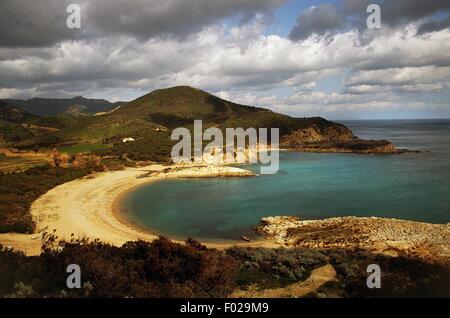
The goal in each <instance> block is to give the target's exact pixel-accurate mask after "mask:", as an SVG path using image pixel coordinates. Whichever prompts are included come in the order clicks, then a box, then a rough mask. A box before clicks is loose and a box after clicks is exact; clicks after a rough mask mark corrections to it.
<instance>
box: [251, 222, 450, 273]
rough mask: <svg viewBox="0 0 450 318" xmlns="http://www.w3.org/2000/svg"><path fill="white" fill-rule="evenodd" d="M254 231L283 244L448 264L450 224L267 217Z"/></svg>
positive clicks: (449, 255)
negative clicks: (362, 250) (356, 250)
mask: <svg viewBox="0 0 450 318" xmlns="http://www.w3.org/2000/svg"><path fill="white" fill-rule="evenodd" d="M258 231H259V232H260V233H262V234H264V235H265V236H267V237H268V238H270V239H273V240H275V242H276V243H278V244H280V245H283V246H286V247H305V248H318V249H323V248H339V249H364V250H369V251H371V252H374V253H383V254H388V255H394V256H399V255H402V256H410V257H414V258H418V259H421V260H424V261H427V262H429V263H436V264H443V265H447V266H450V224H446V225H444V224H428V223H421V222H413V221H406V220H398V219H387V218H377V217H361V218H357V217H337V218H330V219H324V220H300V219H299V218H297V217H283V216H280V217H267V218H263V219H262V225H261V226H260V227H258Z"/></svg>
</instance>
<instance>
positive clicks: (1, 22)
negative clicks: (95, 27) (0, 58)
mask: <svg viewBox="0 0 450 318" xmlns="http://www.w3.org/2000/svg"><path fill="white" fill-rule="evenodd" d="M69 3H70V2H69V1H68V0H60V1H58V0H39V1H33V0H1V1H0V47H20V46H22V47H32V46H35V47H39V46H50V45H52V44H54V43H55V42H58V41H60V40H64V39H75V38H77V37H78V36H79V34H80V32H74V31H73V30H70V29H68V28H67V27H66V18H67V13H66V8H67V5H68V4H69Z"/></svg>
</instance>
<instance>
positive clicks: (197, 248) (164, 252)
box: [0, 237, 236, 297]
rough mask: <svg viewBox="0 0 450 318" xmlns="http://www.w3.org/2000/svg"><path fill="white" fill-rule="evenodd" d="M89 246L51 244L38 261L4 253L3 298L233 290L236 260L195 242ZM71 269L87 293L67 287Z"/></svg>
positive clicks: (0, 269)
mask: <svg viewBox="0 0 450 318" xmlns="http://www.w3.org/2000/svg"><path fill="white" fill-rule="evenodd" d="M84 243H85V244H83V245H81V244H80V242H71V243H70V242H69V243H64V244H63V248H62V249H61V248H55V246H53V242H51V241H49V240H47V242H46V243H45V246H44V248H43V253H42V254H41V256H39V257H25V256H23V255H22V254H21V253H15V252H11V251H7V250H4V249H3V250H2V251H1V252H0V297H4V296H6V295H23V294H24V293H25V294H26V295H27V296H39V297H43V296H48V297H61V296H63V297H86V296H89V297H126V296H127V297H224V296H226V295H227V294H229V293H230V292H231V291H232V289H233V277H234V274H235V272H236V262H235V261H234V259H233V258H231V257H230V256H228V255H226V254H225V253H224V252H221V251H217V250H214V249H207V248H205V247H204V246H202V245H200V244H198V243H196V242H193V241H188V242H187V243H186V244H184V245H182V244H177V243H173V242H171V241H169V240H167V239H165V238H162V237H161V238H159V239H157V240H155V241H153V242H151V243H149V242H143V241H137V242H128V243H126V244H124V245H123V246H122V247H114V246H111V245H109V244H104V243H100V242H91V243H87V244H86V242H84ZM58 245H59V244H58ZM69 264H78V265H79V266H80V268H81V278H82V283H83V288H81V289H73V290H71V289H68V288H67V287H66V279H67V275H68V274H67V273H66V268H67V266H68V265H69Z"/></svg>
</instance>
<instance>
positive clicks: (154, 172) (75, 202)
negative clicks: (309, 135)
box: [0, 164, 274, 255]
mask: <svg viewBox="0 0 450 318" xmlns="http://www.w3.org/2000/svg"><path fill="white" fill-rule="evenodd" d="M168 169H169V170H168ZM249 176H255V174H254V173H253V172H250V171H247V170H243V169H240V168H236V167H230V166H204V165H172V166H164V165H162V164H154V165H150V166H145V167H140V168H128V169H125V170H120V171H108V172H100V173H95V174H92V175H88V176H86V177H83V178H80V179H76V180H74V181H71V182H66V183H64V184H62V185H59V186H57V187H55V188H53V189H51V190H49V191H48V192H47V193H45V194H44V195H42V196H41V197H39V198H38V199H37V200H36V201H34V202H33V204H32V206H31V211H30V213H31V215H32V217H33V219H34V220H35V221H36V231H35V232H34V233H33V234H18V233H4V234H0V244H2V245H4V246H6V247H12V248H15V249H18V250H22V251H26V252H27V254H28V255H37V254H39V252H40V247H41V239H40V234H41V233H42V232H43V231H46V232H49V233H51V232H52V231H53V230H56V235H57V236H58V239H60V240H67V241H69V240H70V239H71V238H72V237H75V238H82V237H87V238H89V239H90V240H94V239H99V240H100V241H102V242H105V243H110V244H112V245H116V246H121V245H123V244H124V243H125V242H128V241H136V240H144V241H152V240H154V239H156V238H157V237H158V236H159V235H160V234H159V233H157V231H155V232H152V231H151V230H150V231H149V230H148V229H146V228H142V227H139V226H137V225H136V224H133V223H132V222H130V221H129V220H127V219H126V218H125V217H124V216H123V215H122V214H123V211H120V206H119V205H120V202H121V200H122V199H123V198H124V197H125V196H126V195H127V194H129V193H130V192H131V191H133V190H135V189H136V188H137V187H140V186H144V185H147V184H150V183H153V182H157V181H160V180H164V179H167V178H213V177H249ZM170 239H171V240H173V241H175V242H178V243H183V242H184V240H185V239H184V240H183V239H180V238H178V239H177V238H172V237H170ZM186 239H187V238H186ZM201 243H202V244H204V245H206V246H208V247H211V248H218V249H223V248H227V247H231V246H240V245H245V246H266V247H271V246H274V245H273V244H272V243H271V242H270V241H268V240H265V239H264V238H261V239H258V240H253V241H251V242H244V241H240V240H238V239H237V240H236V241H234V240H217V241H202V242H201ZM24 246H27V247H29V248H24Z"/></svg>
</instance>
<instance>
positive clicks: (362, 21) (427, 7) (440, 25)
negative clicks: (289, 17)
mask: <svg viewBox="0 0 450 318" xmlns="http://www.w3.org/2000/svg"><path fill="white" fill-rule="evenodd" d="M371 3H376V4H379V5H380V7H381V17H382V24H384V25H388V26H390V27H397V26H400V25H403V24H405V23H410V22H415V21H419V20H421V19H425V20H426V21H425V22H424V23H423V25H422V26H421V27H420V29H419V32H418V33H419V34H423V33H426V32H431V31H439V30H442V29H445V28H448V27H449V24H450V22H449V18H442V17H439V16H438V17H434V19H432V17H433V16H435V15H439V14H442V13H445V12H449V11H450V1H449V0H428V1H426V0H395V1H393V0H389V1H387V0H382V1H373V0H342V1H341V2H340V3H339V4H338V5H336V6H335V5H331V4H322V5H319V6H316V7H310V8H308V9H306V10H305V11H303V12H302V13H301V14H300V16H299V17H298V19H297V22H296V24H295V26H294V27H293V28H292V30H291V32H290V35H289V37H290V38H291V39H292V40H302V39H305V38H307V37H308V36H310V35H311V34H319V35H324V34H327V33H330V32H331V33H335V32H337V31H340V30H342V29H343V28H345V27H353V28H357V29H360V30H363V29H365V28H366V19H367V16H368V13H367V12H366V9H367V6H368V5H369V4H371Z"/></svg>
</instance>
